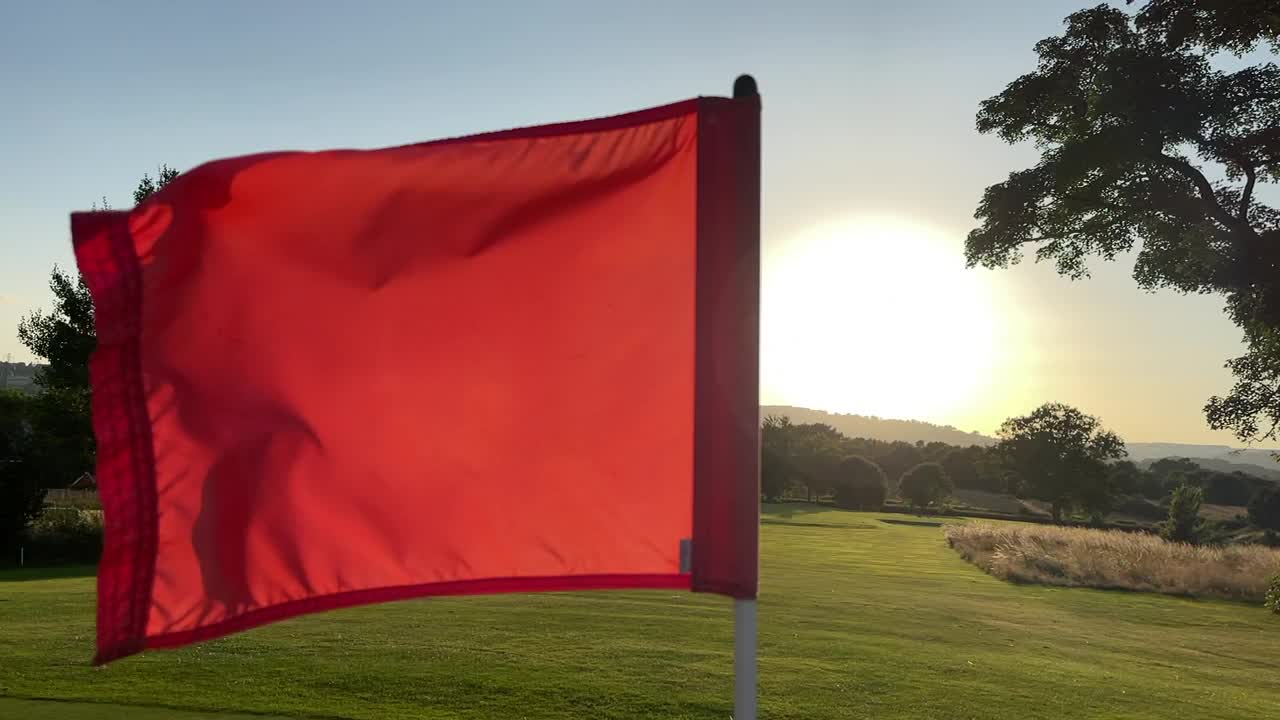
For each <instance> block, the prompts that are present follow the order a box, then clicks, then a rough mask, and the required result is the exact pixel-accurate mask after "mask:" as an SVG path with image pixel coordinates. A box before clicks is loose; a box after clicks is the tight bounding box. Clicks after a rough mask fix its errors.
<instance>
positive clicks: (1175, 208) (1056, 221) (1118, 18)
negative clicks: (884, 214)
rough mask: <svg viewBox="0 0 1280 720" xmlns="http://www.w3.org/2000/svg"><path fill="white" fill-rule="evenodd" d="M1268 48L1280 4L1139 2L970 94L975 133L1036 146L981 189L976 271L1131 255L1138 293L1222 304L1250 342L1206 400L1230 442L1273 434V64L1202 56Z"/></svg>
mask: <svg viewBox="0 0 1280 720" xmlns="http://www.w3.org/2000/svg"><path fill="white" fill-rule="evenodd" d="M1257 46H1265V47H1268V48H1270V49H1272V50H1278V49H1280V0H1230V1H1227V0H1151V1H1150V2H1147V3H1145V4H1144V5H1143V6H1142V7H1141V9H1140V10H1139V11H1138V12H1137V13H1136V14H1132V15H1131V14H1129V13H1127V12H1125V11H1124V10H1123V9H1120V8H1115V7H1111V6H1107V5H1099V6H1097V7H1094V8H1090V9H1086V10H1081V11H1079V12H1077V13H1074V14H1072V15H1071V16H1070V17H1068V18H1067V21H1066V30H1065V32H1064V33H1063V34H1061V35H1059V36H1056V37H1050V38H1047V39H1045V40H1042V41H1040V42H1039V43H1037V44H1036V48H1035V50H1036V54H1037V55H1038V57H1039V63H1038V66H1037V68H1036V69H1035V70H1034V71H1032V72H1030V73H1028V74H1026V75H1023V76H1022V77H1019V78H1018V79H1016V80H1014V81H1013V82H1012V83H1010V84H1009V86H1008V87H1007V88H1006V89H1005V90H1004V91H1003V92H1002V93H1000V94H999V95H997V96H995V97H993V98H990V99H988V100H986V101H985V102H983V103H982V105H981V109H980V110H979V113H978V119H977V125H978V130H979V131H981V132H983V133H995V134H996V135H998V136H999V137H1000V138H1002V139H1004V140H1005V141H1007V142H1010V143H1017V142H1022V141H1031V142H1033V143H1034V144H1035V146H1036V147H1037V148H1038V149H1039V151H1040V162H1039V163H1038V164H1037V165H1035V166H1034V167H1032V168H1029V169H1026V170H1019V171H1015V172H1013V173H1011V174H1010V175H1009V177H1008V179H1006V180H1005V181H1004V182H1000V183H997V184H995V185H992V186H991V187H989V188H987V190H986V192H985V193H984V195H983V198H982V200H981V203H980V204H979V206H978V209H977V212H976V213H975V218H976V219H977V220H979V221H980V223H981V224H980V226H979V227H978V228H976V229H975V230H973V231H972V232H971V233H970V234H969V237H968V239H967V241H966V258H967V261H968V264H969V265H970V266H971V267H972V266H975V265H982V266H985V267H989V268H1003V267H1007V266H1009V265H1010V264H1013V263H1016V262H1018V261H1019V259H1020V258H1021V257H1022V255H1023V253H1024V251H1025V250H1026V249H1027V248H1033V249H1034V254H1035V257H1036V259H1037V260H1046V261H1053V262H1055V263H1056V266H1057V269H1058V272H1060V273H1062V274H1063V275H1066V276H1069V277H1072V278H1081V277H1085V276H1087V275H1088V267H1087V260H1088V258H1090V257H1100V258H1103V259H1106V260H1113V259H1115V258H1117V257H1119V256H1120V255H1122V254H1125V253H1128V252H1130V251H1132V250H1135V249H1136V250H1137V256H1136V262H1135V267H1134V278H1135V280H1137V282H1138V284H1139V285H1140V286H1141V287H1143V288H1146V289H1156V288H1171V289H1174V290H1177V291H1181V292H1187V293H1216V294H1220V295H1222V296H1223V297H1225V299H1226V301H1227V311H1228V313H1229V314H1230V316H1231V318H1232V319H1233V320H1234V321H1235V323H1236V324H1237V325H1238V326H1239V327H1240V328H1241V329H1242V330H1243V332H1244V338H1245V342H1246V347H1247V353H1246V354H1245V355H1244V356H1242V357H1239V358H1236V359H1234V360H1230V361H1229V362H1228V364H1227V365H1228V367H1229V368H1230V369H1231V370H1232V372H1233V373H1234V375H1235V378H1236V383H1235V385H1234V387H1233V388H1232V389H1231V391H1230V393H1229V394H1227V395H1226V396H1223V397H1215V398H1211V399H1210V400H1209V402H1208V404H1207V405H1206V407H1205V413H1206V417H1207V419H1208V421H1209V424H1210V426H1211V427H1213V428H1216V429H1230V430H1232V431H1234V432H1235V433H1236V435H1237V436H1239V437H1240V438H1241V439H1244V440H1254V439H1261V438H1275V437H1276V432H1277V428H1278V427H1280V210H1277V208H1275V207H1272V206H1270V205H1268V204H1266V203H1265V202H1263V201H1262V200H1261V199H1260V195H1259V188H1260V186H1261V185H1263V184H1266V183H1275V182H1278V181H1280V67H1278V66H1277V65H1276V64H1275V63H1272V62H1266V63H1259V64H1256V65H1250V66H1246V67H1242V68H1240V69H1235V70H1230V71H1229V70H1225V69H1221V68H1220V67H1219V64H1217V63H1215V62H1213V60H1214V57H1215V53H1218V52H1219V51H1224V50H1225V51H1228V52H1235V53H1242V52H1246V51H1248V50H1250V49H1253V48H1254V47H1257Z"/></svg>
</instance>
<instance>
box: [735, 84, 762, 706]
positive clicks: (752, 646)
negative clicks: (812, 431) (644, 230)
mask: <svg viewBox="0 0 1280 720" xmlns="http://www.w3.org/2000/svg"><path fill="white" fill-rule="evenodd" d="M759 94H760V91H759V88H758V86H757V85H756V80H755V78H753V77H751V76H750V75H740V76H738V79H737V80H735V81H734V83H733V97H735V98H747V97H755V96H758V95H759ZM754 144H755V147H748V148H744V152H745V153H748V154H749V156H753V158H754V164H755V166H756V167H755V168H754V173H753V174H754V176H755V185H756V187H755V189H754V192H755V195H756V198H755V199H754V200H755V202H750V203H747V207H748V208H749V209H750V212H752V213H753V214H754V215H755V217H753V218H749V222H747V223H745V226H746V227H747V228H750V229H751V232H748V233H745V235H748V237H743V238H742V242H743V243H749V244H751V245H752V246H753V248H752V249H753V251H754V252H757V253H758V252H759V245H760V216H759V212H760V203H759V196H760V168H759V163H760V136H759V134H758V133H757V134H756V137H755V138H754ZM756 282H757V283H758V282H759V278H757V279H756ZM757 428H758V425H757ZM756 483H757V486H758V483H759V478H756ZM743 500H744V501H749V502H751V503H753V504H754V505H755V507H756V508H757V510H756V513H757V521H756V527H759V507H760V497H759V492H758V491H757V492H756V493H755V497H751V498H743ZM756 542H757V544H758V543H759V540H758V538H757V540H756ZM756 629H757V622H756V600H755V598H754V597H752V598H735V599H734V601H733V720H756V700H757V698H756V694H757V687H758V686H757V678H756Z"/></svg>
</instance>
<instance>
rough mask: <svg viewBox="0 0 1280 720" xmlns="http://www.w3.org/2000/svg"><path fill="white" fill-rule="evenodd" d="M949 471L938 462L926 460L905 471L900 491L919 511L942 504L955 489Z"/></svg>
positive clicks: (899, 483) (900, 483)
mask: <svg viewBox="0 0 1280 720" xmlns="http://www.w3.org/2000/svg"><path fill="white" fill-rule="evenodd" d="M953 489H954V488H953V486H952V485H951V478H950V477H948V476H947V471H946V470H944V469H943V467H942V466H941V465H939V464H938V463H936V462H924V463H920V464H919V465H916V466H915V467H913V468H911V469H910V470H908V471H906V472H905V473H903V475H902V478H901V479H900V480H899V481H898V491H899V492H901V493H902V496H903V497H904V498H906V499H907V500H909V501H910V502H911V505H912V507H914V508H915V509H916V510H917V511H919V510H922V509H924V508H926V507H928V506H930V505H934V504H940V503H941V502H942V501H943V500H945V499H947V498H949V497H951V492H952V490H953Z"/></svg>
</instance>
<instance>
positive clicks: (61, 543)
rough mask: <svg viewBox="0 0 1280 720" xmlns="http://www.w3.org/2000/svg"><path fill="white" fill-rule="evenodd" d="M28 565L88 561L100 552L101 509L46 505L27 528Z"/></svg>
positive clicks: (87, 562)
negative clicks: (49, 506)
mask: <svg viewBox="0 0 1280 720" xmlns="http://www.w3.org/2000/svg"><path fill="white" fill-rule="evenodd" d="M23 547H24V548H25V550H26V553H25V554H26V562H27V564H29V565H67V564H92V563H96V562H98V560H99V558H101V556H102V513H101V512H97V511H93V510H78V509H76V508H49V509H48V510H46V511H45V512H44V514H42V515H41V516H40V517H39V518H37V519H36V520H35V522H33V523H31V526H30V527H29V528H27V532H26V537H25V539H24V541H23Z"/></svg>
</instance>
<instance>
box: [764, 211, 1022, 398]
mask: <svg viewBox="0 0 1280 720" xmlns="http://www.w3.org/2000/svg"><path fill="white" fill-rule="evenodd" d="M763 275H764V278H763V308H762V320H761V322H762V335H763V342H762V347H761V363H762V379H763V392H764V395H765V397H766V399H768V398H770V397H779V398H786V399H787V400H788V401H789V404H796V405H805V406H809V407H824V408H830V409H832V410H839V411H841V412H853V413H859V414H864V415H878V416H882V417H895V418H915V419H923V420H928V419H939V418H946V417H968V418H972V417H975V415H980V414H982V413H981V412H980V411H978V410H977V408H976V406H978V405H981V404H984V403H983V402H982V401H983V399H984V396H986V395H987V394H988V393H989V392H990V391H991V389H992V388H991V385H992V380H993V376H994V375H995V374H996V373H995V369H994V367H993V366H994V365H995V364H996V360H997V358H996V355H997V353H996V350H995V348H996V344H997V341H998V338H999V337H1000V336H1001V335H1003V334H1004V327H1003V325H1002V323H1003V322H1004V318H1003V316H1002V313H1001V312H999V308H998V302H997V300H996V298H995V293H994V290H993V289H992V287H990V285H989V284H988V283H987V282H985V278H984V277H983V275H982V274H981V273H979V272H976V271H971V270H966V269H965V267H964V257H963V251H962V244H961V240H960V238H958V237H949V236H946V235H943V234H942V233H941V232H939V231H937V230H935V229H932V228H929V227H926V226H922V225H917V224H913V223H910V222H906V221H900V220H888V219H879V218H859V219H854V220H848V221H843V222H836V223H830V224H825V225H820V226H815V227H813V228H811V229H810V230H808V231H807V232H804V233H802V234H800V235H799V236H797V237H793V238H790V239H789V240H788V241H787V242H785V243H784V244H783V245H782V246H781V247H780V248H779V249H777V250H776V251H775V252H772V253H770V254H769V255H767V256H766V258H765V266H764V271H763Z"/></svg>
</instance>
